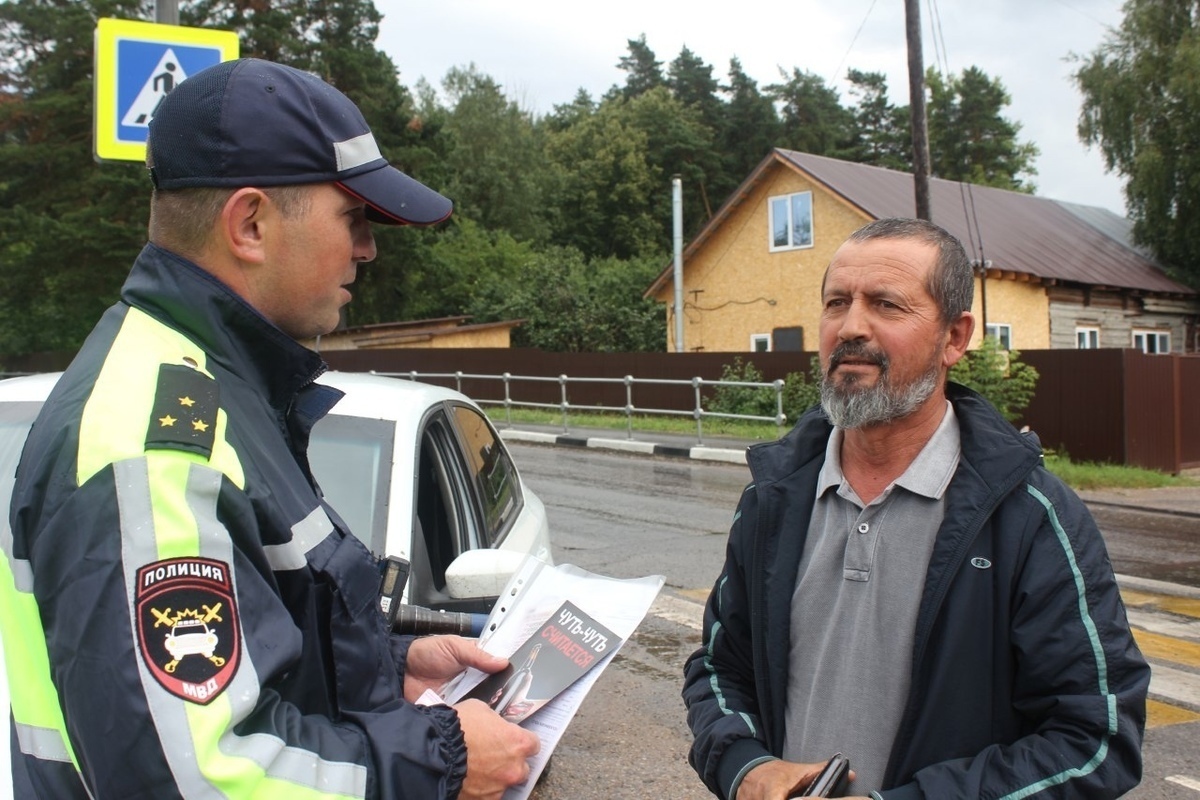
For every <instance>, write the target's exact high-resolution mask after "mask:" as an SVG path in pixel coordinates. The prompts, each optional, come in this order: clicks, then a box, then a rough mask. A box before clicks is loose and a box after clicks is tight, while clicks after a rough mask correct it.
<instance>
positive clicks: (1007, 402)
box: [950, 336, 1038, 422]
mask: <svg viewBox="0 0 1200 800" xmlns="http://www.w3.org/2000/svg"><path fill="white" fill-rule="evenodd" d="M950 380H952V381H955V382H956V383H961V384H962V385H963V386H967V387H969V388H971V389H974V390H975V391H977V392H979V393H980V394H981V395H983V396H984V397H986V398H987V399H988V400H989V401H990V402H991V404H992V405H993V406H995V407H996V410H997V411H999V412H1000V413H1001V414H1002V415H1003V416H1004V418H1005V419H1006V420H1008V421H1009V422H1013V421H1015V420H1018V419H1020V418H1021V412H1023V411H1024V410H1025V409H1026V407H1028V405H1029V403H1030V401H1032V400H1033V395H1034V392H1035V391H1036V389H1037V381H1038V371H1037V370H1036V369H1035V368H1033V367H1031V366H1030V365H1029V364H1026V363H1024V362H1023V361H1021V353H1020V351H1018V350H1005V349H1004V346H1003V345H1001V344H1000V340H999V339H997V338H996V337H995V336H985V337H983V341H982V342H981V343H980V344H979V347H977V348H975V349H974V350H971V351H969V352H968V353H967V354H966V355H965V356H963V357H962V358H961V359H959V360H958V363H957V364H955V365H954V366H953V367H951V368H950Z"/></svg>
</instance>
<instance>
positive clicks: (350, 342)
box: [302, 316, 524, 353]
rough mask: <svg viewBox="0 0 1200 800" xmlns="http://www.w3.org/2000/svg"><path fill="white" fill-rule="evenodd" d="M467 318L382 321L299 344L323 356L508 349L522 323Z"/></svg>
mask: <svg viewBox="0 0 1200 800" xmlns="http://www.w3.org/2000/svg"><path fill="white" fill-rule="evenodd" d="M468 320H470V317H465V316H460V317H440V318H438V319H418V320H406V321H403V322H382V323H378V324H375V325H359V326H356V327H353V328H340V329H338V330H335V331H333V332H332V333H327V334H325V335H324V336H319V337H317V338H315V339H308V340H306V341H303V342H302V344H304V345H305V346H306V347H310V348H312V349H313V350H316V351H318V352H322V353H327V352H331V351H335V350H411V349H445V348H478V347H509V346H510V345H511V340H512V329H513V328H515V327H517V326H518V325H520V324H521V323H522V322H524V320H519V319H517V320H506V321H501V322H480V323H474V324H470V323H468Z"/></svg>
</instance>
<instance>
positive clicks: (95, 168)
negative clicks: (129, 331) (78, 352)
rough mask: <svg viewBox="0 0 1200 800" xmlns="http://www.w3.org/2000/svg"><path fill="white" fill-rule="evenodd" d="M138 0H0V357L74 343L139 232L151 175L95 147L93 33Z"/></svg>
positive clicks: (114, 283)
mask: <svg viewBox="0 0 1200 800" xmlns="http://www.w3.org/2000/svg"><path fill="white" fill-rule="evenodd" d="M146 10H147V8H146V6H145V5H144V4H142V3H139V2H119V1H112V2H105V1H101V0H96V1H94V2H93V1H92V0H81V1H80V2H73V3H60V2H49V1H48V0H10V2H6V3H3V4H0V30H2V31H3V33H2V35H0V92H2V94H0V163H3V164H4V176H3V177H2V178H0V358H3V357H4V356H9V355H15V354H21V353H28V352H35V351H45V350H71V349H74V348H75V347H77V346H78V345H79V343H80V342H82V340H83V337H84V336H85V335H86V334H87V331H88V330H89V329H90V328H91V326H92V324H93V323H94V322H95V320H96V319H97V317H99V315H100V314H101V312H102V311H103V310H104V308H105V307H106V306H108V305H109V304H111V303H112V301H113V300H114V299H115V298H116V296H117V292H118V290H119V288H120V286H121V283H122V282H123V280H124V277H125V274H126V272H127V271H128V268H129V264H130V262H131V261H132V259H133V257H134V256H135V255H136V254H137V252H138V250H139V249H140V248H141V246H142V244H143V243H144V242H145V231H146V221H147V217H148V210H149V190H150V184H149V181H148V180H147V178H146V170H145V168H144V167H142V166H139V165H137V164H103V165H101V164H97V163H96V162H95V161H94V160H93V159H92V152H91V148H92V116H91V109H92V95H93V85H92V62H93V55H92V53H93V43H92V42H93V34H94V30H95V26H96V20H97V19H98V18H100V17H137V16H141V15H143V14H144V13H145V12H146Z"/></svg>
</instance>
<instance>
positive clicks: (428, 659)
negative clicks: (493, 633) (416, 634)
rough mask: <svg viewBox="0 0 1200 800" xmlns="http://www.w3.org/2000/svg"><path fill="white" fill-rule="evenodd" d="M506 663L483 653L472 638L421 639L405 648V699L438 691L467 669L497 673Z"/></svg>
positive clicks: (413, 699)
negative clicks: (425, 692)
mask: <svg viewBox="0 0 1200 800" xmlns="http://www.w3.org/2000/svg"><path fill="white" fill-rule="evenodd" d="M507 666H508V660H507V659H503V658H499V657H497V656H493V655H491V654H489V653H485V652H484V651H483V650H482V649H481V648H480V647H479V646H478V645H477V644H476V643H475V640H474V639H464V638H463V637H461V636H422V637H421V638H419V639H415V640H413V643H412V645H410V646H409V648H408V661H407V663H406V665H405V668H404V699H405V700H407V701H409V702H410V703H413V702H416V700H417V698H418V697H420V696H421V694H422V693H423V692H424V691H425V690H426V689H433V690H434V691H437V690H438V689H440V688H441V687H442V684H444V683H445V682H446V681H448V680H450V679H451V678H453V677H454V676H455V675H457V674H458V673H460V672H462V671H463V670H464V669H466V668H467V667H475V668H476V669H478V670H482V671H483V672H499V671H500V670H502V669H504V668H505V667H507Z"/></svg>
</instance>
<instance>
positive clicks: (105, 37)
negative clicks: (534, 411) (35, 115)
mask: <svg viewBox="0 0 1200 800" xmlns="http://www.w3.org/2000/svg"><path fill="white" fill-rule="evenodd" d="M237 57H238V37H237V34H236V33H234V32H232V31H218V30H213V29H211V28H185V27H181V26H179V25H160V24H156V23H150V22H140V21H138V20H131V19H101V20H99V22H98V24H97V25H96V73H95V86H96V96H95V109H94V114H93V118H94V123H95V128H94V147H93V152H94V154H95V157H96V160H97V161H144V160H145V158H146V136H147V134H148V133H149V130H150V128H149V125H150V120H151V119H153V118H154V112H155V110H156V109H157V108H158V104H159V103H161V102H162V99H163V98H164V97H166V96H167V94H169V93H170V92H171V90H172V89H174V88H175V87H176V86H178V85H179V82H180V81H182V80H185V79H186V78H187V77H188V76H189V75H193V74H195V73H196V72H199V71H200V70H202V69H204V68H205V67H211V66H213V65H215V64H219V63H221V62H222V61H229V60H232V59H235V58H237Z"/></svg>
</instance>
